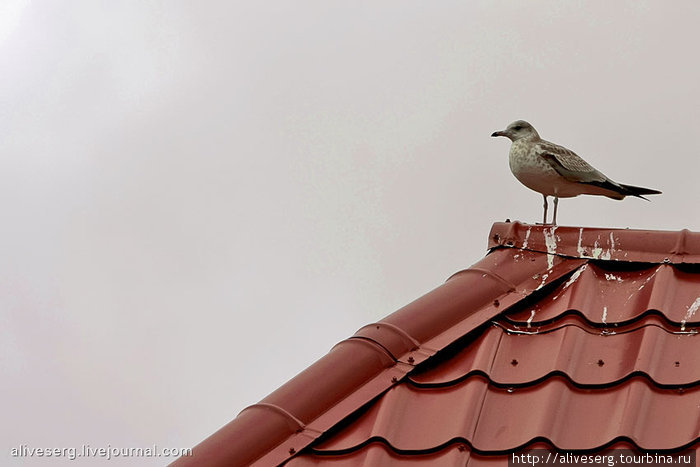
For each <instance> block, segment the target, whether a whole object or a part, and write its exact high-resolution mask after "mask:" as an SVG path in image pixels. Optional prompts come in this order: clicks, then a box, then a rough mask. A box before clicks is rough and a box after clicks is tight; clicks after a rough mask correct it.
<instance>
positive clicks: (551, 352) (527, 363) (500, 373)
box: [408, 322, 700, 388]
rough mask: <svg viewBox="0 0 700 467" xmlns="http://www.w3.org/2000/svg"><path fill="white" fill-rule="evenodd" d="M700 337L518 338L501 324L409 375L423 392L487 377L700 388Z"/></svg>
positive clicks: (580, 331) (580, 332)
mask: <svg viewBox="0 0 700 467" xmlns="http://www.w3.org/2000/svg"><path fill="white" fill-rule="evenodd" d="M699 345H700V336H699V335H698V334H686V335H676V334H671V333H669V332H668V331H666V330H664V329H663V328H659V327H657V326H640V327H638V328H637V329H636V330H634V331H631V332H626V333H621V334H602V333H601V332H600V330H597V329H592V328H581V327H578V326H566V327H562V328H558V329H556V330H554V331H552V332H547V333H543V334H539V333H527V334H514V333H512V332H508V330H507V329H505V328H504V327H502V326H501V325H500V323H499V322H496V323H495V324H494V325H493V326H491V327H490V328H488V329H487V330H486V331H485V332H484V333H483V334H482V335H481V336H480V337H479V338H478V339H477V340H475V341H474V342H473V343H471V344H469V345H466V346H465V347H464V348H462V349H461V350H460V351H459V352H458V353H456V354H454V355H452V356H450V358H449V359H448V360H445V361H444V362H443V363H442V364H438V365H432V366H430V367H429V368H427V369H424V370H422V371H417V372H413V373H411V374H409V376H408V377H409V379H410V380H411V381H412V382H414V383H415V384H416V385H418V386H421V387H430V386H444V385H449V384H454V383H455V382H456V381H458V380H460V379H464V378H466V377H468V376H470V375H475V374H482V375H485V376H486V377H488V378H489V379H490V380H491V381H492V382H494V383H495V384H497V385H501V386H527V385H533V384H535V383H537V382H539V381H541V380H543V379H544V378H546V377H548V376H553V375H556V374H561V375H564V376H566V377H567V378H569V379H570V380H571V381H572V382H573V383H574V384H576V385H578V386H611V385H614V384H617V383H619V382H621V381H622V380H624V379H627V378H629V377H632V376H634V375H640V376H645V377H648V378H649V379H651V380H652V381H653V382H654V383H655V384H656V385H657V386H659V387H673V388H677V387H690V386H694V385H697V384H700V352H697V351H695V350H696V349H697V348H698V346H699Z"/></svg>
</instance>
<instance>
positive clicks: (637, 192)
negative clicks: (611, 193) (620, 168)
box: [619, 183, 661, 201]
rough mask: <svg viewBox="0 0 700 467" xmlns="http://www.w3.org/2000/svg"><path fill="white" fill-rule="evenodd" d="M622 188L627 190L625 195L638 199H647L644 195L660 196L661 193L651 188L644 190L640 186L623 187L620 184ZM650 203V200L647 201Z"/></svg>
mask: <svg viewBox="0 0 700 467" xmlns="http://www.w3.org/2000/svg"><path fill="white" fill-rule="evenodd" d="M619 185H620V186H621V187H622V188H624V189H625V193H624V194H625V195H627V196H636V197H637V198H642V199H646V198H645V197H644V196H642V195H660V194H661V192H660V191H659V190H652V189H651V188H642V187H640V186H633V185H623V184H622V183H620V184H619ZM646 200H647V201H649V200H648V199H646Z"/></svg>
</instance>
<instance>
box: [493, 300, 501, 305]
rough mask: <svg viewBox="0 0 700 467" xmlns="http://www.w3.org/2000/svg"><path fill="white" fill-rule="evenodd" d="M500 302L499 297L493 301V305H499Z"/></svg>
mask: <svg viewBox="0 0 700 467" xmlns="http://www.w3.org/2000/svg"><path fill="white" fill-rule="evenodd" d="M500 304H501V302H499V301H498V299H496V300H494V301H493V306H498V305H500Z"/></svg>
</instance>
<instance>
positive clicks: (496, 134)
mask: <svg viewBox="0 0 700 467" xmlns="http://www.w3.org/2000/svg"><path fill="white" fill-rule="evenodd" d="M491 136H492V137H494V136H505V134H504V133H503V132H502V131H494V132H493V133H491Z"/></svg>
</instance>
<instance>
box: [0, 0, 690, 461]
mask: <svg viewBox="0 0 700 467" xmlns="http://www.w3.org/2000/svg"><path fill="white" fill-rule="evenodd" d="M699 23H700V3H698V2H697V1H677V2H673V3H670V2H666V1H660V0H659V1H655V2H644V1H639V0H635V1H627V2H623V1H619V2H604V1H598V2H573V1H572V2H562V1H560V0H553V1H537V2H516V1H511V2H498V1H491V0H489V1H469V2H463V1H442V2H423V1H405V0H401V1H388V2H377V1H367V2H356V1H352V2H350V1H347V2H328V1H288V2H287V1H284V2H283V1H272V2H252V1H246V2H229V1H205V2H184V1H169V2H165V1H162V2H157V1H150V2H146V1H121V2H107V1H104V2H101V1H94V0H82V1H79V0H73V1H64V2H49V1H29V0H4V1H3V2H2V6H0V70H1V73H0V99H1V105H0V222H1V224H0V238H1V239H2V241H1V242H0V312H1V314H0V320H1V321H0V322H1V325H0V370H1V372H2V381H3V382H2V384H1V385H0V404H1V406H0V409H1V412H2V414H3V420H4V423H3V424H2V428H0V435H1V438H2V441H3V453H2V456H3V457H2V459H4V460H2V461H0V463H2V464H3V465H5V464H10V465H14V464H20V463H22V464H26V465H101V464H102V463H101V462H99V461H97V460H95V459H88V460H87V461H85V462H77V463H76V462H57V460H56V459H33V460H31V459H19V460H17V459H13V458H11V457H10V448H11V447H18V446H20V445H21V444H26V445H28V446H29V447H30V448H37V447H44V448H47V447H48V448H53V447H58V448H61V447H71V446H76V447H78V448H79V447H80V446H81V445H83V444H89V445H90V446H91V447H93V448H95V447H106V446H107V445H111V446H112V447H118V448H129V447H148V446H151V445H152V444H154V443H156V444H157V445H158V446H161V447H190V446H192V445H194V444H196V443H198V442H199V441H201V440H202V439H203V438H205V437H207V436H208V435H210V434H211V433H213V432H214V431H216V430H217V429H218V428H220V427H221V426H222V425H224V424H225V423H227V422H228V421H229V420H231V419H233V418H234V417H235V416H236V415H237V414H238V412H239V411H240V410H242V409H243V408H244V407H246V406H248V405H250V404H253V403H255V402H256V401H258V400H259V399H261V398H263V397H264V396H265V395H267V394H268V393H270V392H271V391H273V390H274V389H276V388H277V387H278V386H280V385H281V384H283V383H284V382H285V381H287V380H288V379H290V378H291V377H293V376H294V375H296V374H297V373H299V372H300V371H302V370H303V369H304V368H306V367H307V366H308V365H310V364H311V363H312V362H313V361H315V360H316V359H318V358H320V357H322V356H323V355H324V354H325V353H326V352H327V351H328V350H329V349H330V348H331V347H332V346H333V345H334V344H335V343H336V342H338V341H340V340H342V339H344V338H346V337H348V336H350V335H352V334H353V333H354V332H355V331H356V330H357V329H358V328H359V327H361V326H362V325H364V324H367V323H370V322H374V321H377V320H379V319H381V318H382V317H384V316H385V315H387V314H389V313H391V312H392V311H394V310H396V309H397V308H399V307H401V306H402V305H404V304H406V303H408V302H410V301H412V300H413V299H415V298H417V297H418V296H420V295H422V294H423V293H425V292H427V291H428V290H430V289H432V288H434V287H436V286H438V285H439V284H440V283H442V282H443V281H444V280H445V279H446V278H447V277H448V276H449V275H450V274H452V273H453V272H455V271H457V270H459V269H463V268H465V267H468V266H469V265H470V264H472V263H474V262H476V261H478V260H479V259H480V258H481V257H482V256H483V255H484V253H485V248H486V244H487V236H488V231H489V228H490V226H491V224H492V223H493V222H496V221H502V220H504V219H505V218H511V219H519V220H521V221H526V222H536V221H540V220H541V209H542V207H541V204H542V203H541V196H540V195H539V194H537V193H534V192H531V191H529V190H527V189H526V188H525V187H523V186H522V185H520V184H519V183H518V182H517V180H516V179H515V178H514V177H513V176H512V175H511V173H510V171H509V169H508V159H507V154H508V148H509V142H508V141H507V140H506V139H504V138H500V139H493V138H490V137H489V135H490V134H491V133H492V132H493V131H495V130H500V129H503V128H505V126H506V125H507V124H508V123H510V122H511V121H513V120H516V119H521V118H522V119H526V120H528V121H530V122H531V123H532V124H533V125H534V126H535V127H536V128H537V129H538V130H539V132H540V134H541V135H542V137H543V138H545V139H549V140H551V141H554V142H557V143H560V144H564V145H566V146H568V147H569V148H571V149H573V150H575V151H577V152H578V154H579V155H581V156H582V157H584V158H586V159H587V160H588V161H589V162H590V163H592V164H593V165H594V166H596V167H597V168H598V169H600V170H601V171H602V172H604V173H605V174H607V175H608V176H609V177H611V178H612V179H614V180H617V181H620V182H623V183H628V184H635V185H641V186H648V187H651V188H656V189H660V190H662V191H663V192H664V194H663V195H661V196H655V197H653V200H652V202H650V203H647V202H644V201H641V200H638V199H627V200H624V201H622V202H619V201H613V200H609V199H605V198H597V197H580V198H577V199H572V200H568V199H567V200H563V201H562V202H561V203H560V206H559V208H560V210H559V219H558V220H559V223H560V224H562V225H576V226H603V227H630V228H644V229H672V230H677V229H682V228H689V229H691V230H696V231H697V230H700V219H699V218H698V215H697V209H698V208H697V206H698V205H699V204H700V186H699V185H698V176H699V175H700V162H699V158H698V155H699V154H700V141H699V139H698V138H697V135H698V133H699V132H700V105H699V104H700V103H699V100H700V86H698V83H700V66H699V65H698V60H697V54H698V52H697V46H698V44H699V43H700V29H699V28H698V27H697V25H698V24H699ZM105 462H106V461H105ZM164 463H165V462H164V459H131V460H126V461H123V460H122V461H119V460H117V461H115V460H112V461H111V462H110V463H109V465H162V464H164Z"/></svg>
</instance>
